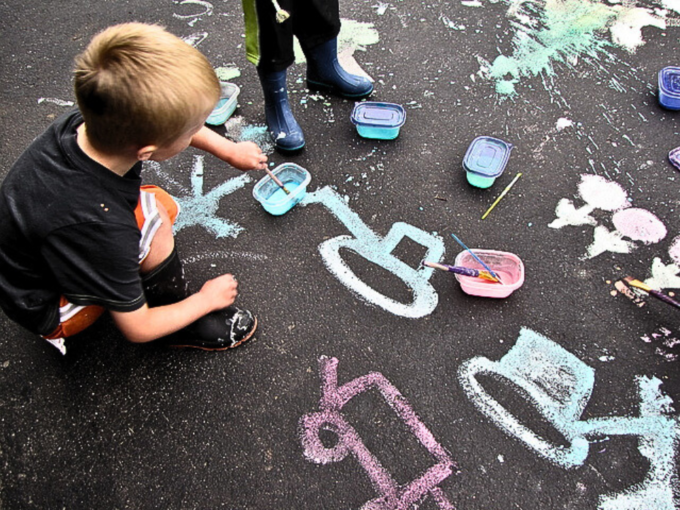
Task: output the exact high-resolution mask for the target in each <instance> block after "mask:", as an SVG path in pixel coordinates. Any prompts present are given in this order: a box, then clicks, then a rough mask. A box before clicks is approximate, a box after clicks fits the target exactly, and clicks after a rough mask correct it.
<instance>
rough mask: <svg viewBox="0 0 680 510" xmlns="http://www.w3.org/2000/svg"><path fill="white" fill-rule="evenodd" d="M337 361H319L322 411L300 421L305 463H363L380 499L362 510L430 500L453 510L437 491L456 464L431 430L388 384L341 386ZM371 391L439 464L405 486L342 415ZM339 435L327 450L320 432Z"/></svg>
mask: <svg viewBox="0 0 680 510" xmlns="http://www.w3.org/2000/svg"><path fill="white" fill-rule="evenodd" d="M337 369H338V360H337V359H336V358H328V357H325V356H322V357H321V358H320V359H319V372H320V376H321V381H322V384H321V398H320V400H319V411H318V412H312V413H308V414H306V415H304V416H303V417H302V418H301V419H300V429H301V434H300V436H301V442H302V446H303V449H304V455H305V457H306V458H307V459H308V460H310V461H312V462H314V463H317V464H329V463H332V462H340V461H342V460H343V459H345V458H346V457H347V456H348V455H349V454H350V453H351V454H352V455H353V456H354V458H355V459H356V460H357V461H358V462H359V464H360V465H361V467H362V468H363V469H364V470H365V471H366V474H367V475H368V477H369V478H370V480H371V483H372V484H373V487H374V489H375V490H376V492H377V493H378V496H377V497H376V498H374V499H372V500H370V501H368V502H366V503H365V504H364V505H362V507H361V508H362V509H364V510H407V509H417V508H419V506H420V503H421V502H422V500H423V499H424V498H425V497H426V496H428V495H430V496H432V498H433V499H434V501H435V503H436V504H437V506H438V507H439V508H441V509H446V510H453V508H454V507H453V505H452V504H451V503H450V501H449V500H448V498H447V497H446V495H445V494H444V492H443V491H442V490H441V488H440V487H439V484H441V483H442V482H443V481H444V480H445V479H446V478H448V477H449V476H450V475H451V473H452V472H453V467H454V463H453V461H452V459H451V457H450V456H449V454H448V452H447V451H446V450H445V449H444V448H443V447H442V446H441V445H440V444H439V443H438V442H437V440H436V439H435V437H434V436H433V435H432V433H431V432H430V430H429V429H428V428H427V427H426V426H425V424H424V423H423V422H422V421H421V420H420V418H419V417H418V415H417V414H416V413H415V411H414V410H413V408H412V407H411V405H410V404H409V403H408V402H407V400H406V399H405V398H404V396H403V395H402V394H401V393H400V392H399V390H398V389H397V388H396V387H395V386H394V385H393V384H392V383H390V381H389V380H387V378H385V377H384V376H383V375H382V374H380V373H378V372H371V373H369V374H367V375H364V376H361V377H358V378H356V379H354V380H352V381H350V382H348V383H345V384H343V385H342V386H338V373H337ZM371 389H377V390H378V391H379V392H380V394H381V395H382V397H383V398H384V399H385V402H386V403H387V404H388V405H389V406H390V408H391V409H392V410H393V411H394V413H395V414H396V415H397V417H398V418H399V419H400V420H402V421H403V422H404V424H405V425H406V426H407V427H408V429H409V430H410V431H411V432H412V433H413V435H414V436H415V437H416V438H417V439H418V441H419V442H420V443H421V444H422V445H423V447H424V448H425V449H427V451H428V452H429V453H430V454H431V455H432V456H433V457H434V458H435V460H436V461H437V463H436V464H434V465H433V466H431V467H430V468H429V469H427V470H426V471H425V472H424V473H422V474H421V475H420V476H418V477H417V478H415V479H414V480H412V481H411V482H410V483H408V484H406V485H402V486H400V485H399V484H398V483H397V481H396V480H395V479H394V478H393V477H392V476H391V475H390V473H389V471H388V469H387V467H385V466H383V465H382V464H381V463H380V461H379V460H378V459H377V458H376V457H375V455H373V454H372V453H371V451H370V450H369V449H368V448H367V447H366V445H365V443H364V442H363V441H362V439H361V437H360V436H359V434H358V433H357V432H356V430H355V429H354V428H353V427H352V426H351V425H350V424H349V422H348V421H347V420H346V419H345V417H344V416H343V415H342V412H341V411H342V409H343V407H344V406H345V405H346V404H347V403H348V402H349V401H350V400H351V399H353V398H354V397H356V396H358V395H361V394H362V393H365V392H366V391H369V390H371ZM322 430H323V431H330V432H333V433H335V434H336V435H337V437H338V441H337V443H336V444H335V445H334V446H333V447H330V448H328V447H326V446H325V445H324V444H323V442H322V440H321V431H322Z"/></svg>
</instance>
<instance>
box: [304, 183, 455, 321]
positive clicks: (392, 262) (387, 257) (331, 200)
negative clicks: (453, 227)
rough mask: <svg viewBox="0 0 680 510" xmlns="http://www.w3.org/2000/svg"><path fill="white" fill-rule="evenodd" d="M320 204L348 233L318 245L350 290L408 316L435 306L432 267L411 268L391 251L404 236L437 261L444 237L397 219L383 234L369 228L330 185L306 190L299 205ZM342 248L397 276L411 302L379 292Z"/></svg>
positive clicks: (330, 267) (375, 303) (332, 269)
mask: <svg viewBox="0 0 680 510" xmlns="http://www.w3.org/2000/svg"><path fill="white" fill-rule="evenodd" d="M315 203H318V204H322V205H323V206H325V207H326V208H327V209H328V210H329V211H330V212H331V213H332V214H333V215H334V216H335V217H336V218H337V219H338V220H339V221H340V222H341V223H342V224H343V225H345V227H347V229H348V230H349V231H350V232H351V233H352V235H351V236H349V235H343V236H338V237H335V238H333V239H328V240H327V241H324V242H323V243H321V244H320V245H319V253H320V254H321V258H322V259H323V261H324V264H325V265H326V267H327V268H328V270H329V271H330V272H331V273H332V274H333V275H334V276H335V277H336V278H337V279H338V280H340V282H342V283H343V284H344V285H345V286H346V287H348V288H349V289H350V290H351V291H353V292H354V293H356V295H358V296H359V297H360V298H362V299H364V300H365V301H367V302H368V303H371V304H374V305H376V306H379V307H381V308H383V309H385V310H387V311H389V312H391V313H393V314H395V315H400V316H402V317H409V318H420V317H424V316H426V315H428V314H430V313H432V311H433V310H434V309H435V308H436V306H437V302H438V300H439V298H438V295H437V292H436V291H435V290H434V288H433V287H432V285H431V284H430V282H429V279H430V277H431V276H432V273H433V271H434V269H432V268H425V267H423V268H419V269H414V268H412V267H411V266H409V265H408V264H406V263H404V262H402V261H401V260H399V259H398V258H397V257H395V256H394V255H392V251H393V250H394V249H395V248H396V247H397V245H398V244H399V242H400V241H401V240H402V239H404V238H405V237H409V238H411V239H412V240H413V241H415V242H416V243H418V244H420V245H422V246H424V247H426V248H427V253H426V254H425V256H424V257H423V258H425V259H428V260H431V261H440V260H441V259H442V257H443V255H444V241H443V240H442V238H441V237H439V236H436V235H432V234H429V233H427V232H425V231H423V230H420V229H418V228H416V227H414V226H412V225H409V224H408V223H402V222H397V223H395V224H394V225H392V228H391V229H390V231H389V232H388V234H387V235H386V236H385V237H380V236H379V235H377V234H375V233H374V232H373V231H372V230H371V229H369V228H368V227H367V226H366V224H365V223H364V222H363V221H362V220H361V218H360V217H359V215H357V214H356V213H355V212H354V211H352V209H350V207H349V205H348V204H347V202H345V200H343V198H342V197H341V196H340V195H339V194H338V193H337V192H336V191H334V190H333V189H332V188H330V187H328V186H325V187H323V188H320V189H318V190H316V191H314V192H312V193H307V195H306V196H305V197H304V198H303V200H302V202H300V204H301V205H303V206H307V205H310V204H315ZM341 249H348V250H351V251H353V252H355V253H357V254H358V255H361V256H362V257H364V258H365V259H366V260H369V261H370V262H373V263H374V264H377V265H379V266H381V267H382V268H384V269H386V270H387V271H389V272H391V273H393V274H394V275H395V276H397V277H398V278H400V279H401V280H402V281H403V282H404V283H405V284H406V285H407V286H408V287H409V288H410V289H411V290H412V291H413V301H412V302H411V303H400V302H398V301H396V300H394V299H392V298H389V297H387V296H385V295H383V294H380V293H379V292H377V291H376V290H374V289H372V288H371V287H369V286H368V285H367V284H365V283H364V282H362V281H361V280H360V279H359V277H357V276H356V275H355V274H354V272H353V271H352V270H351V269H350V268H349V266H348V265H347V264H346V263H345V261H344V260H343V259H342V256H341V255H340V250H341Z"/></svg>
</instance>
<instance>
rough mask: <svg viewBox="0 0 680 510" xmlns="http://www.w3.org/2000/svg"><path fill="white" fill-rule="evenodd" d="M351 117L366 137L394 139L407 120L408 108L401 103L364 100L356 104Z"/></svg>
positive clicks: (360, 132) (361, 134)
mask: <svg viewBox="0 0 680 510" xmlns="http://www.w3.org/2000/svg"><path fill="white" fill-rule="evenodd" d="M351 119H352V123H353V124H354V125H355V126H356V127H357V132H358V133H359V135H360V136H363V137H364V138H373V139H376V140H394V139H395V138H396V137H397V136H399V130H400V129H401V126H403V125H404V122H406V110H404V107H403V106H401V105H399V104H394V103H376V102H373V101H364V102H363V103H356V104H355V105H354V110H353V111H352V118H351Z"/></svg>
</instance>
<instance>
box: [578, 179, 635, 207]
mask: <svg viewBox="0 0 680 510" xmlns="http://www.w3.org/2000/svg"><path fill="white" fill-rule="evenodd" d="M578 191H579V194H580V195H581V198H583V200H585V201H586V202H587V203H588V205H590V206H591V207H594V208H596V209H602V210H604V211H618V210H619V209H625V208H626V207H628V206H630V204H629V203H628V194H627V193H626V191H625V190H624V189H623V188H622V187H621V185H619V184H618V183H616V182H612V181H608V180H607V179H605V178H604V177H601V176H599V175H589V174H584V175H582V176H581V182H580V183H579V185H578Z"/></svg>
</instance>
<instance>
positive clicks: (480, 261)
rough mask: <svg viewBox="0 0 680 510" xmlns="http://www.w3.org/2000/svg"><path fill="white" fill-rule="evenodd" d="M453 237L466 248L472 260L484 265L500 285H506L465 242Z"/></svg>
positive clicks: (454, 235) (453, 235)
mask: <svg viewBox="0 0 680 510" xmlns="http://www.w3.org/2000/svg"><path fill="white" fill-rule="evenodd" d="M451 237H453V238H454V239H455V240H456V242H457V243H458V244H460V245H461V246H462V247H463V248H465V250H467V252H468V253H469V254H470V255H472V258H473V259H475V260H476V261H477V262H479V263H480V264H481V265H482V267H483V268H484V269H486V270H487V271H488V272H489V274H490V275H491V276H493V277H494V278H495V279H496V280H497V281H498V283H500V284H501V285H505V284H504V283H503V280H501V279H500V277H499V276H498V275H497V274H496V273H494V272H493V270H492V269H491V268H490V267H489V266H487V265H486V264H485V263H484V261H483V260H482V259H480V258H479V257H478V256H477V255H475V252H473V251H472V250H471V249H470V248H468V247H467V246H465V244H464V243H463V241H461V240H460V239H458V238H457V237H456V234H451Z"/></svg>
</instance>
